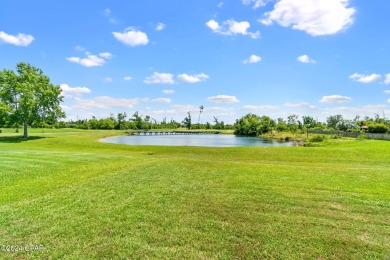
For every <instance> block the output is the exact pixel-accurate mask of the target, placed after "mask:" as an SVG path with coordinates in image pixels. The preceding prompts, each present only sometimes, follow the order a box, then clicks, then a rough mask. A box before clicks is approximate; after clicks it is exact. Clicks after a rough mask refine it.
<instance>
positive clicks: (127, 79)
mask: <svg viewBox="0 0 390 260" xmlns="http://www.w3.org/2000/svg"><path fill="white" fill-rule="evenodd" d="M132 79H133V78H132V77H130V76H125V77H123V80H126V81H130V80H132Z"/></svg>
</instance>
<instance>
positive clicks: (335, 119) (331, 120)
mask: <svg viewBox="0 0 390 260" xmlns="http://www.w3.org/2000/svg"><path fill="white" fill-rule="evenodd" d="M342 120H343V116H342V115H335V116H330V117H328V118H327V119H326V124H327V126H328V128H333V129H337V127H336V126H337V124H338V123H339V122H341V121H342Z"/></svg>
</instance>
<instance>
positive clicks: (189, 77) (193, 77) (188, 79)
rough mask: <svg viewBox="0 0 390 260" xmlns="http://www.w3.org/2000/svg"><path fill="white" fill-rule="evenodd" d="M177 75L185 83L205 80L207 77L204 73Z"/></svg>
mask: <svg viewBox="0 0 390 260" xmlns="http://www.w3.org/2000/svg"><path fill="white" fill-rule="evenodd" d="M177 77H178V79H179V80H181V81H183V82H186V83H198V82H201V81H205V80H207V79H208V78H209V76H208V75H206V74H204V73H200V74H195V75H188V74H179V75H178V76H177Z"/></svg>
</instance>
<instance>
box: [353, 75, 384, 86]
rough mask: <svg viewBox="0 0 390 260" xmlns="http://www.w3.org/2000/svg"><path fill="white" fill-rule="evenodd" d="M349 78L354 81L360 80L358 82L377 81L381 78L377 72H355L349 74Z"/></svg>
mask: <svg viewBox="0 0 390 260" xmlns="http://www.w3.org/2000/svg"><path fill="white" fill-rule="evenodd" d="M349 78H350V79H353V80H354V81H357V82H360V83H366V84H368V83H373V82H375V81H378V80H380V79H381V75H379V74H375V73H373V74H371V75H364V74H359V73H355V74H353V75H351V76H349Z"/></svg>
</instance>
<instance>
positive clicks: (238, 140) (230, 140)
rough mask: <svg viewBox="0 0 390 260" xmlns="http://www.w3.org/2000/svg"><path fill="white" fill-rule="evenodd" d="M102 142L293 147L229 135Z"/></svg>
mask: <svg viewBox="0 0 390 260" xmlns="http://www.w3.org/2000/svg"><path fill="white" fill-rule="evenodd" d="M100 141H101V142H106V143H114V144H128V145H161V146H209V147H234V146H292V143H291V142H280V141H277V140H270V139H263V138H259V137H244V136H235V135H227V134H204V135H130V136H115V137H109V138H105V139H102V140H100Z"/></svg>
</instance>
